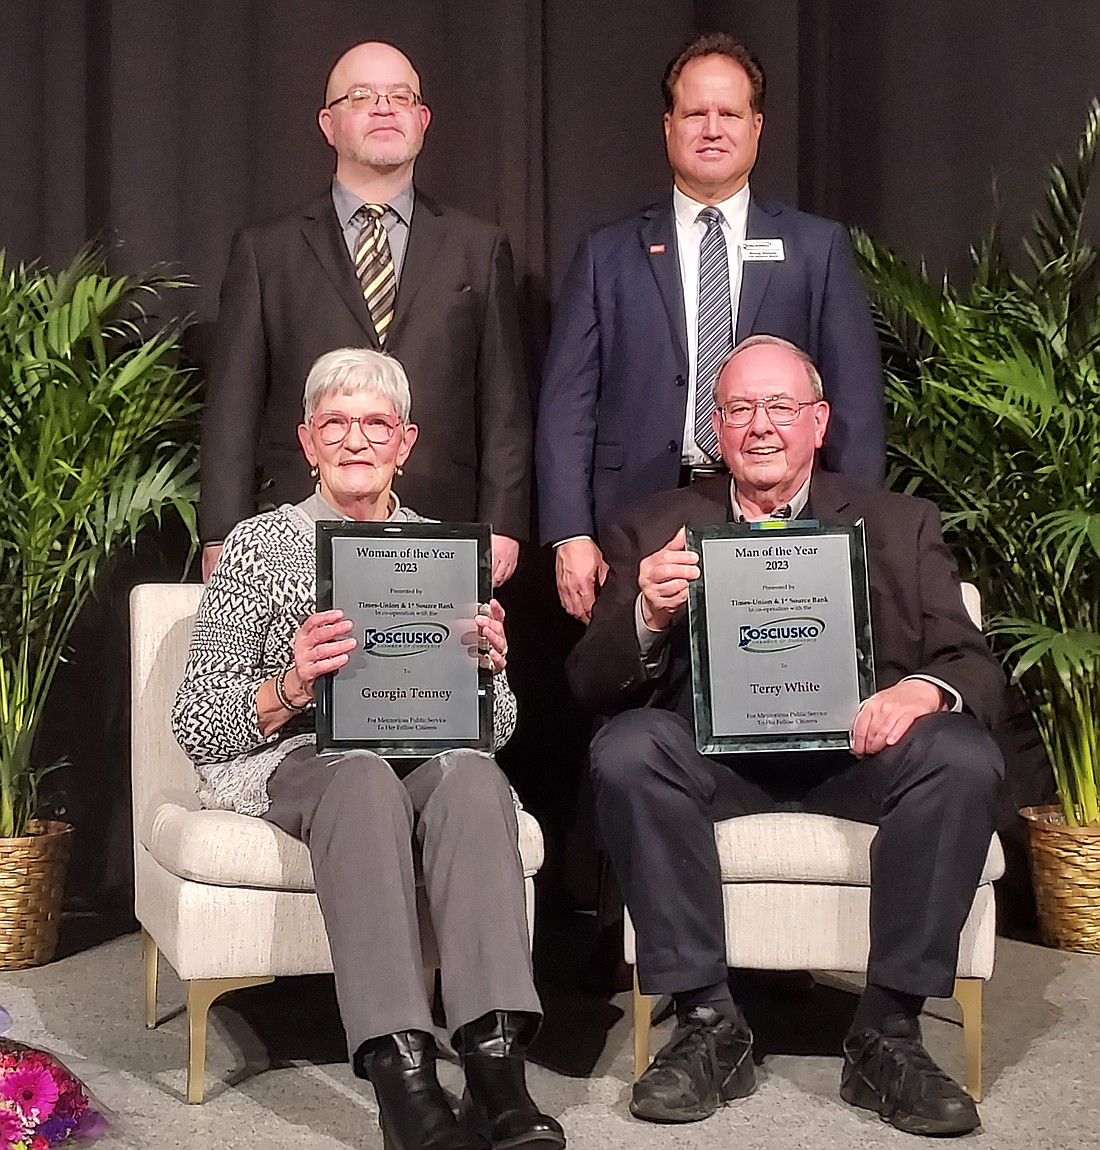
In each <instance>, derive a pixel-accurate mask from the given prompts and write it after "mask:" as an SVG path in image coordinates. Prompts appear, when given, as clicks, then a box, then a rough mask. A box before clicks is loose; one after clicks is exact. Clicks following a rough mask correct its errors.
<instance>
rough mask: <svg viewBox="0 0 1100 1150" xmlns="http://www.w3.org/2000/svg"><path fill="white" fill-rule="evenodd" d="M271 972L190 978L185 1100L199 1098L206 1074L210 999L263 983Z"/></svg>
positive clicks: (197, 1100) (269, 979) (195, 1100)
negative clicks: (260, 974) (265, 973)
mask: <svg viewBox="0 0 1100 1150" xmlns="http://www.w3.org/2000/svg"><path fill="white" fill-rule="evenodd" d="M274 981H275V979H274V978H273V977H271V976H265V977H258V978H193V979H191V981H190V982H188V984H187V1101H188V1102H201V1101H202V1095H203V1077H204V1075H205V1074H206V1019H207V1015H208V1014H209V1012H210V1007H211V1005H212V1004H213V1002H214V1000H215V999H217V998H220V997H221V996H222V995H223V994H227V993H228V992H229V991H231V990H244V989H245V988H246V987H249V986H263V985H264V983H267V982H274Z"/></svg>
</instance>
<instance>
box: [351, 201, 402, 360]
mask: <svg viewBox="0 0 1100 1150" xmlns="http://www.w3.org/2000/svg"><path fill="white" fill-rule="evenodd" d="M385 211H386V205H385V204H364V205H363V206H362V207H361V208H360V209H359V215H360V218H361V219H362V221H363V223H362V227H360V229H359V238H358V239H357V240H356V241H355V271H356V274H357V275H358V276H359V284H360V286H361V287H362V289H363V298H364V299H365V300H366V301H367V308H368V310H369V311H370V317H371V319H372V320H373V322H374V330H375V331H376V332H377V334H378V342H379V344H380V345H381V346H382V347H385V346H386V334H387V332H388V331H389V330H390V324H391V323H392V322H393V305H394V301H395V300H396V299H397V277H396V275H395V274H394V267H393V255H392V254H391V253H390V241H389V240H388V239H387V238H386V229H385V227H384V226H383V224H382V216H383V214H384V213H385Z"/></svg>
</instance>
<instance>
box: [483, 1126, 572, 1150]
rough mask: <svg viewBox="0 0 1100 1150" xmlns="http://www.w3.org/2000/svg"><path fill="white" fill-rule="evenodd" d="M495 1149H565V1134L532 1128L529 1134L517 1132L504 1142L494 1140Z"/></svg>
mask: <svg viewBox="0 0 1100 1150" xmlns="http://www.w3.org/2000/svg"><path fill="white" fill-rule="evenodd" d="M493 1150H565V1135H564V1134H554V1133H553V1132H550V1131H546V1130H532V1131H531V1132H530V1133H528V1134H517V1135H516V1137H515V1138H505V1139H504V1141H503V1142H494V1143H493Z"/></svg>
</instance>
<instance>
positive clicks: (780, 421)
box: [718, 395, 818, 427]
mask: <svg viewBox="0 0 1100 1150" xmlns="http://www.w3.org/2000/svg"><path fill="white" fill-rule="evenodd" d="M817 402H818V401H817V400H816V399H812V400H807V401H805V402H803V403H799V402H798V401H797V400H794V399H788V398H787V397H786V396H785V395H772V396H769V397H768V398H767V399H731V400H730V401H729V403H727V404H726V405H725V406H724V407H719V408H718V414H719V416H720V417H721V419H722V422H723V423H727V424H729V426H730V427H747V426H748V425H749V424H750V423H752V421H753V419H754V417H755V416H756V409H757V408H758V407H762V408H763V409H764V412H765V414H766V415H767V417H768V418H769V419H770V420H771V421H772V423H774V424H775V425H776V427H785V426H786V425H787V424H788V423H794V421H795V420H796V419H797V418H798V416H799V414H800V413H801V411H802V409H803V408H804V407H813V406H814V404H815V403H817Z"/></svg>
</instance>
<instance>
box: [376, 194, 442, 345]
mask: <svg viewBox="0 0 1100 1150" xmlns="http://www.w3.org/2000/svg"><path fill="white" fill-rule="evenodd" d="M446 234H447V221H446V219H445V218H444V216H443V213H442V212H441V211H440V208H439V205H438V204H436V203H435V202H434V201H433V200H431V199H429V198H428V197H427V196H425V195H424V194H423V193H422V192H419V191H418V192H417V193H416V202H415V206H414V207H413V218H412V223H411V225H410V227H409V242H408V245H407V246H406V248H405V260H404V263H403V264H402V265H401V279H400V280H399V281H398V284H397V304H396V306H395V308H394V315H393V327H392V328H391V329H390V334H389V336H388V338H387V341H386V342H387V344H390V345H392V344H393V343H394V341H395V340H396V338H397V337H398V335H399V334H400V331H401V328H402V327H403V326H404V325H405V321H406V317H407V316H408V314H409V310H410V309H411V307H412V302H413V300H414V299H415V298H416V293H417V292H418V291H419V290H420V287H421V285H422V284H423V283H424V282H425V280H427V279H428V276H429V273H430V272H431V270H432V264H433V263H434V262H435V257H436V253H437V252H438V251H439V248H440V245H441V244H442V243H443V238H444V236H446Z"/></svg>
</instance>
